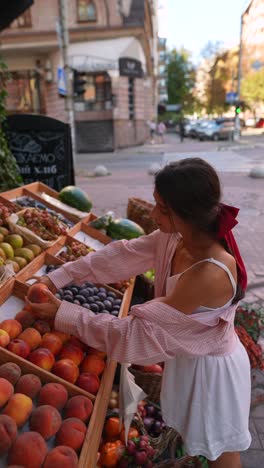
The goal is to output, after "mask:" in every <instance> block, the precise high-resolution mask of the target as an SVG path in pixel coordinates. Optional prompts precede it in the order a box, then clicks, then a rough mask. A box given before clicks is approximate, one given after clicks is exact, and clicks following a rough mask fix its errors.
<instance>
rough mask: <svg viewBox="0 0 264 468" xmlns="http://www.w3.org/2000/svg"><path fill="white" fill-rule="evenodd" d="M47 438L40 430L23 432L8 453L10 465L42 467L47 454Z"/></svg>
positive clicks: (31, 467)
mask: <svg viewBox="0 0 264 468" xmlns="http://www.w3.org/2000/svg"><path fill="white" fill-rule="evenodd" d="M47 452H48V448H47V445H46V442H45V440H44V439H43V437H42V436H41V435H40V434H39V433H38V432H30V431H29V432H23V433H22V434H20V435H19V436H18V437H17V439H16V440H15V442H14V444H13V445H12V447H11V449H10V451H9V454H8V464H9V465H20V464H21V463H22V466H24V467H30V468H40V467H41V466H42V464H43V462H44V460H45V457H46V455H47Z"/></svg>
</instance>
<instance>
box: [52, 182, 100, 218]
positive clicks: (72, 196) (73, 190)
mask: <svg viewBox="0 0 264 468" xmlns="http://www.w3.org/2000/svg"><path fill="white" fill-rule="evenodd" d="M59 200H60V201H61V202H63V203H66V205H69V206H72V207H73V208H76V209H77V210H80V211H85V212H89V211H91V208H92V206H93V204H92V201H91V200H90V198H89V197H88V195H87V194H86V193H85V192H84V191H83V190H82V189H80V188H79V187H76V186H75V185H68V186H67V187H64V188H63V189H62V190H61V191H60V192H59Z"/></svg>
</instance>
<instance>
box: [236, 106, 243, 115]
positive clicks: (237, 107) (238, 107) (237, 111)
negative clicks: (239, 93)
mask: <svg viewBox="0 0 264 468" xmlns="http://www.w3.org/2000/svg"><path fill="white" fill-rule="evenodd" d="M235 112H236V114H240V113H241V112H242V109H241V106H240V105H239V104H238V105H236V111H235Z"/></svg>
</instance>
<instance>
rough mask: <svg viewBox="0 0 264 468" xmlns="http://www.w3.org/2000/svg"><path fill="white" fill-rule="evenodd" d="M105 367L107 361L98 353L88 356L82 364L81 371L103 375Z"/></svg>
mask: <svg viewBox="0 0 264 468" xmlns="http://www.w3.org/2000/svg"><path fill="white" fill-rule="evenodd" d="M104 368H105V362H104V361H103V359H101V358H100V357H98V356H97V355H96V354H90V355H88V356H86V357H85V358H84V360H83V362H82V365H81V372H83V373H87V372H88V373H89V372H91V373H92V374H96V375H101V374H102V372H103V371H104Z"/></svg>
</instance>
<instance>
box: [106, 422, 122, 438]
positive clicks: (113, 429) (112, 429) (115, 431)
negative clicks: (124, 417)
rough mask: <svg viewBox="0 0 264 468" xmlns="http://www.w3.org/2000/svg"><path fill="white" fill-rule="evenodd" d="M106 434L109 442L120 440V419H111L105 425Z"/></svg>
mask: <svg viewBox="0 0 264 468" xmlns="http://www.w3.org/2000/svg"><path fill="white" fill-rule="evenodd" d="M104 432H105V435H106V437H107V439H108V440H114V439H118V438H119V434H120V429H119V419H118V418H115V417H112V418H109V419H108V420H107V421H106V423H105V427H104Z"/></svg>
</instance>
